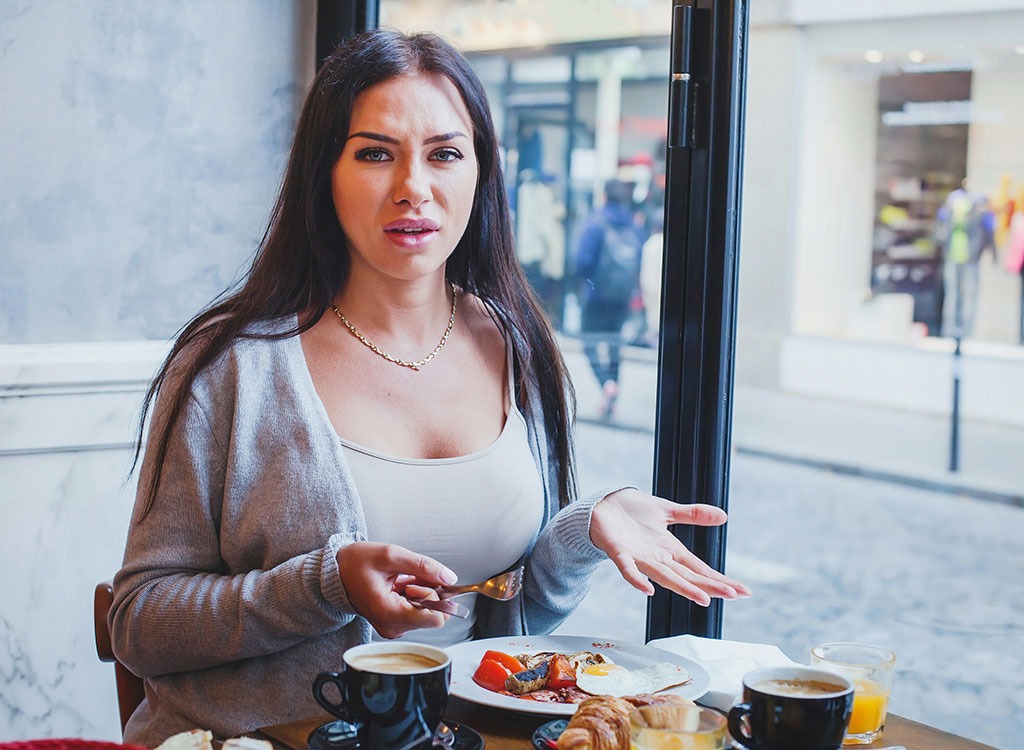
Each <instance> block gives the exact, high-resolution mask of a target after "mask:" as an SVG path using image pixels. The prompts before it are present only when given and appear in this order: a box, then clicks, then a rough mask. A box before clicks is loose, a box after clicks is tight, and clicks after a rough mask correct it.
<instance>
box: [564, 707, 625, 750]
mask: <svg viewBox="0 0 1024 750" xmlns="http://www.w3.org/2000/svg"><path fill="white" fill-rule="evenodd" d="M632 708H633V707H632V706H631V705H630V704H629V703H627V702H626V701H624V700H622V699H621V698H613V697H612V696H606V695H602V696H597V697H594V698H587V699H586V700H585V701H583V702H582V703H580V705H579V707H577V709H576V713H574V714H573V716H572V718H571V719H570V720H569V725H568V726H567V727H566V728H565V731H564V732H562V734H561V736H560V737H559V738H558V750H629V712H630V710H631V709H632Z"/></svg>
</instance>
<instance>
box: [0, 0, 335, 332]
mask: <svg viewBox="0 0 1024 750" xmlns="http://www.w3.org/2000/svg"><path fill="white" fill-rule="evenodd" d="M314 18H315V3H314V2H313V0H305V1H304V2H289V1H288V0H273V1H268V2H258V3H251V2H228V3H209V2H203V1H202V0H189V1H178V0H126V1H125V2H118V3H91V2H90V3H79V2H73V0H57V1H54V0H5V2H4V3H3V4H0V91H3V92H4V100H5V105H4V107H2V108H0V150H2V152H3V154H4V157H3V159H2V160H0V344H23V343H40V342H63V341H113V340H134V339H151V338H166V337H168V336H170V335H171V334H173V333H174V331H176V330H177V329H178V327H179V326H180V325H181V324H182V323H183V322H184V321H185V320H187V319H188V318H189V317H191V316H192V314H194V313H195V311H196V310H198V309H199V308H200V307H202V306H203V305H205V304H206V303H207V302H208V301H209V300H210V299H211V298H212V297H213V296H214V295H215V294H217V293H219V292H220V291H222V290H223V289H224V288H225V287H226V286H228V285H229V284H230V283H231V282H232V281H233V280H234V279H235V277H236V275H237V273H238V271H239V269H240V267H242V266H243V265H244V264H245V262H246V261H247V259H248V258H249V257H250V256H251V254H252V252H253V250H254V249H255V246H256V244H257V243H258V242H259V239H260V238H261V237H262V235H263V231H264V228H265V225H266V221H267V216H268V211H269V208H270V206H271V205H272V203H273V199H274V195H275V193H276V190H277V188H278V186H279V184H280V178H281V172H282V170H283V167H284V163H285V160H286V156H287V150H288V147H289V145H290V140H291V133H292V127H293V125H294V121H295V117H296V113H297V109H298V106H299V105H300V104H301V98H302V96H303V95H304V93H305V84H306V82H307V81H308V80H309V78H310V76H311V74H312V66H313V53H312V51H311V47H312V43H311V39H307V37H309V36H310V35H311V34H313V33H314V29H315V27H314Z"/></svg>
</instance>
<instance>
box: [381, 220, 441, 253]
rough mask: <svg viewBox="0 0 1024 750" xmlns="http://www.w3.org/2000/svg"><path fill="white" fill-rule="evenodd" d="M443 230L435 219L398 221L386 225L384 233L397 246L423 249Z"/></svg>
mask: <svg viewBox="0 0 1024 750" xmlns="http://www.w3.org/2000/svg"><path fill="white" fill-rule="evenodd" d="M440 228H441V225H440V224H438V223H437V222H436V221H434V220H433V219H397V220H396V221H392V222H389V223H387V224H385V225H384V233H385V234H386V235H387V236H388V239H389V240H391V241H392V242H393V243H395V244H396V245H401V246H402V247H410V248H412V247H422V246H423V245H425V244H427V243H428V242H430V240H431V239H433V237H434V235H436V234H437V231H438V230H439V229H440Z"/></svg>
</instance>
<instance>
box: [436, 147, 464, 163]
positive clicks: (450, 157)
mask: <svg viewBox="0 0 1024 750" xmlns="http://www.w3.org/2000/svg"><path fill="white" fill-rule="evenodd" d="M431 158H432V159H434V160H435V161H459V160H461V159H464V158H465V157H464V156H463V155H462V152H461V151H459V150H458V149H457V148H442V149H438V150H437V151H435V152H434V153H433V154H431Z"/></svg>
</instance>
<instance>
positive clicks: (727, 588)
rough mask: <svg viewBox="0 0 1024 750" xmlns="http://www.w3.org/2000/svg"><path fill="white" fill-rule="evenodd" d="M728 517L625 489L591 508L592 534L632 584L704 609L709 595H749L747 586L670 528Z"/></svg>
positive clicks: (709, 508) (700, 506) (705, 507)
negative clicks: (657, 588)
mask: <svg viewBox="0 0 1024 750" xmlns="http://www.w3.org/2000/svg"><path fill="white" fill-rule="evenodd" d="M726 517H727V516H726V514H725V511H724V510H722V509H721V508H716V507H714V506H713V505H704V504H699V503H698V504H693V505H681V504H679V503H673V502H669V501H668V500H665V499H663V498H660V497H654V496H653V495H648V494H645V493H643V492H640V491H639V490H636V489H632V488H629V489H624V490H618V491H617V492H613V493H612V494H610V495H608V496H607V497H606V498H604V499H603V500H601V501H600V502H598V503H597V504H596V505H595V506H594V511H593V514H592V516H591V519H590V538H591V540H592V541H593V542H594V545H595V546H596V547H598V548H599V549H601V550H602V551H603V552H604V553H605V554H606V555H608V557H609V558H611V560H612V562H614V563H615V566H616V567H617V568H618V569H619V572H620V573H622V577H623V578H625V579H626V580H627V581H628V582H629V583H630V584H631V585H632V586H633V587H634V588H636V589H639V590H640V591H642V592H644V593H645V594H647V595H648V596H650V595H652V594H653V593H654V586H653V585H652V584H651V581H654V582H655V583H658V584H659V585H661V586H664V587H665V588H667V589H669V590H671V591H674V592H675V593H677V594H679V595H680V596H685V597H686V598H687V599H690V600H691V601H693V602H696V603H697V604H700V605H701V606H704V607H706V606H707V605H708V604H710V603H711V597H713V596H718V597H721V598H722V599H736V598H738V597H741V596H750V589H748V588H747V587H746V586H745V585H743V584H742V583H740V582H739V581H736V580H733V579H732V578H728V577H727V576H724V575H722V574H721V573H719V572H718V571H716V570H714V569H713V568H712V567H710V566H709V565H707V564H706V563H704V561H703V560H701V559H700V558H699V557H697V556H696V555H695V554H693V553H692V552H690V550H688V549H686V547H684V546H683V544H682V543H681V542H680V541H679V540H678V539H676V538H675V536H674V535H673V534H672V532H670V531H669V530H668V527H669V526H672V525H674V524H677V523H688V524H693V525H696V526H719V525H721V524H723V523H725V520H726Z"/></svg>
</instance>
